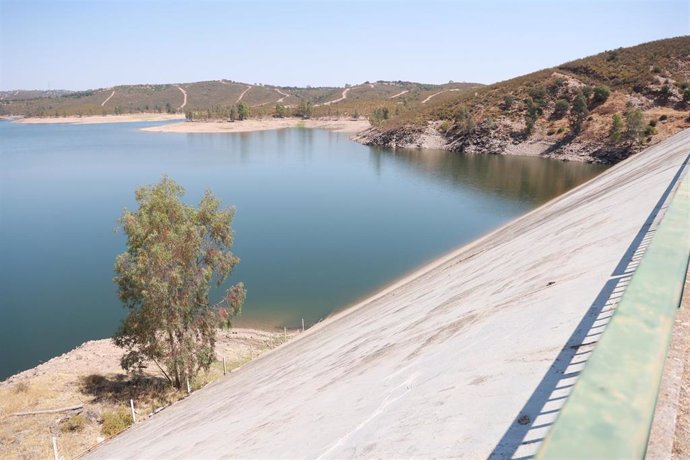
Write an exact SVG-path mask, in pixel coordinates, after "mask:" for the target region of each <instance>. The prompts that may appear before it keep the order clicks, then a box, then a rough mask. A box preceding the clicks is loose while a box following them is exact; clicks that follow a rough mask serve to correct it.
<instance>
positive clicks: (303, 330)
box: [302, 318, 304, 332]
mask: <svg viewBox="0 0 690 460" xmlns="http://www.w3.org/2000/svg"><path fill="white" fill-rule="evenodd" d="M302 332H304V318H302Z"/></svg>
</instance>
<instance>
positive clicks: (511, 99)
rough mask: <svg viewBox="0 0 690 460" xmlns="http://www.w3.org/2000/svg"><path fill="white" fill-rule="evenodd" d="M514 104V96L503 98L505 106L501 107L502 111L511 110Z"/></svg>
mask: <svg viewBox="0 0 690 460" xmlns="http://www.w3.org/2000/svg"><path fill="white" fill-rule="evenodd" d="M513 102H515V98H514V97H513V96H511V95H507V96H503V105H502V106H501V109H502V110H503V111H504V112H505V111H508V110H510V108H511V107H512V106H513Z"/></svg>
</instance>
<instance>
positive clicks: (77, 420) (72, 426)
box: [60, 413, 86, 433]
mask: <svg viewBox="0 0 690 460" xmlns="http://www.w3.org/2000/svg"><path fill="white" fill-rule="evenodd" d="M84 426H86V417H84V416H83V415H82V414H81V413H79V414H77V415H73V416H71V417H70V418H68V419H67V420H65V421H63V422H62V423H61V424H60V430H61V431H62V432H63V433H67V432H75V431H81V430H83V429H84Z"/></svg>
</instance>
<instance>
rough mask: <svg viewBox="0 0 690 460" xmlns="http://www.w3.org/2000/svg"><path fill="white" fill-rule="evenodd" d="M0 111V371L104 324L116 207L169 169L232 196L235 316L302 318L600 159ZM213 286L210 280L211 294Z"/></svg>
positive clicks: (73, 342) (283, 322) (502, 218)
mask: <svg viewBox="0 0 690 460" xmlns="http://www.w3.org/2000/svg"><path fill="white" fill-rule="evenodd" d="M151 124H153V123H119V124H101V125H22V124H14V123H9V122H0V379H3V378H6V377H8V376H9V375H11V374H14V373H16V372H18V371H21V370H23V369H26V368H30V367H32V366H35V365H36V364H38V363H39V362H40V361H45V360H47V359H50V358H51V357H53V356H55V355H58V354H60V353H63V352H65V351H68V350H70V349H72V348H74V347H75V346H77V345H79V344H80V343H82V342H84V341H86V340H90V339H95V338H103V337H108V336H110V335H112V333H113V332H114V331H115V329H116V327H117V325H118V323H119V321H120V319H121V318H122V317H123V314H124V309H123V308H122V307H121V305H120V303H119V301H118V299H117V296H116V289H115V286H114V284H113V282H112V277H113V262H114V259H115V256H116V255H117V254H119V253H121V252H122V251H123V250H124V249H125V248H124V237H123V235H122V233H118V232H116V231H115V228H116V227H117V220H118V218H119V216H120V214H121V212H122V210H123V208H125V207H127V208H130V209H134V207H135V201H134V190H135V189H136V188H137V187H139V186H141V185H145V184H152V183H155V182H157V181H158V180H160V178H161V177H162V176H163V175H164V174H166V175H168V176H170V177H171V178H173V179H174V180H176V181H177V182H178V183H180V184H181V185H182V186H184V187H185V189H186V191H187V194H186V196H185V201H186V202H188V203H190V204H195V203H197V202H198V200H199V198H200V197H201V196H202V194H203V192H204V191H205V190H207V189H210V190H212V191H213V192H214V193H215V194H216V195H217V196H218V197H219V198H220V199H221V200H222V201H223V203H224V204H226V205H233V206H235V207H236V210H237V213H236V216H235V220H234V223H233V228H234V230H235V246H234V252H235V253H236V254H237V255H238V256H239V257H240V258H241V263H240V265H239V266H238V268H237V269H236V270H235V272H234V273H233V275H232V277H231V279H229V280H228V283H234V282H237V281H243V282H244V283H245V286H246V287H247V291H248V292H247V300H246V303H245V306H244V308H243V312H242V315H241V316H240V317H238V318H237V319H236V321H235V324H236V325H238V326H259V327H264V328H272V327H279V328H281V329H282V327H283V326H287V327H297V326H298V324H299V323H300V322H301V319H302V318H304V320H305V323H306V324H307V326H309V325H310V324H313V323H315V322H317V321H319V320H320V319H322V318H325V317H326V316H327V315H329V314H330V313H331V312H333V311H334V310H335V309H338V308H341V307H343V306H346V305H348V304H350V303H352V302H354V301H356V300H358V299H361V298H362V297H364V296H366V295H367V294H369V293H372V292H373V291H375V290H376V289H377V288H379V287H381V286H383V285H385V284H387V283H389V282H391V281H393V280H394V279H396V278H399V277H401V276H402V275H404V274H405V273H406V272H409V271H410V270H413V269H414V268H415V267H418V266H419V265H421V264H423V263H424V262H427V261H429V260H431V259H434V258H435V257H438V256H440V255H442V254H443V253H445V252H447V251H449V250H451V249H453V248H455V247H457V246H459V245H461V244H464V243H467V242H469V241H471V240H473V239H475V238H477V237H479V236H481V235H482V234H485V233H487V232H488V231H490V230H492V229H494V228H496V227H498V226H500V225H502V224H504V223H506V222H508V221H509V220H511V219H513V218H515V217H518V216H519V215H521V214H524V213H525V212H527V211H529V210H531V209H533V208H535V207H536V206H538V205H540V204H542V203H544V202H546V201H547V200H549V199H551V198H553V197H555V196H557V195H559V194H562V193H563V192H565V191H567V190H569V189H571V188H573V187H575V186H577V185H578V184H580V183H582V182H584V181H586V180H588V179H590V178H591V177H593V176H595V175H596V174H598V173H599V172H601V171H602V170H603V167H601V166H595V165H587V164H581V163H566V162H560V161H555V160H548V159H542V158H527V157H504V156H498V155H475V156H470V155H462V154H458V153H450V152H445V151H433V150H420V151H395V152H393V151H386V150H380V149H374V148H370V147H366V146H363V145H359V144H357V143H355V142H352V141H350V140H349V139H348V137H347V136H346V135H343V134H337V133H332V132H328V131H323V130H310V129H288V130H277V131H263V132H256V133H242V134H172V133H151V132H142V131H139V128H141V127H143V126H148V125H151ZM216 294H218V293H216Z"/></svg>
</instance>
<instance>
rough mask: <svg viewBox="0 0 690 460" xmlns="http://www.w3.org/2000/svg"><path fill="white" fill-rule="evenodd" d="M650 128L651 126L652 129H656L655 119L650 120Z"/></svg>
mask: <svg viewBox="0 0 690 460" xmlns="http://www.w3.org/2000/svg"><path fill="white" fill-rule="evenodd" d="M649 126H651V127H652V128H654V127H656V120H655V119H653V118H652V119H651V120H649Z"/></svg>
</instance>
